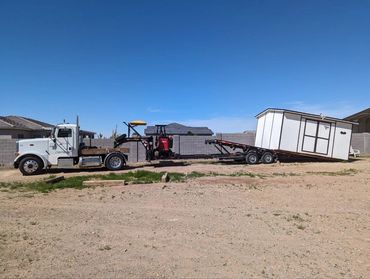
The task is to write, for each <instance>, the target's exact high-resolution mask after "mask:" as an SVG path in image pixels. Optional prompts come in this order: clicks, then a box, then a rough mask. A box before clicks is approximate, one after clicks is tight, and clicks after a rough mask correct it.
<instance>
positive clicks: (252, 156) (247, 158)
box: [245, 150, 259, 165]
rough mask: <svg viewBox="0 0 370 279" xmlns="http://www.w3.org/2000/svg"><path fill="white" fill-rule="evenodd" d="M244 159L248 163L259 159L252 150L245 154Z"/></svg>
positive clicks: (251, 163)
mask: <svg viewBox="0 0 370 279" xmlns="http://www.w3.org/2000/svg"><path fill="white" fill-rule="evenodd" d="M245 161H246V162H247V164H250V165H254V164H257V163H258V161H259V158H258V154H257V152H256V151H254V150H252V151H249V152H248V153H247V155H245Z"/></svg>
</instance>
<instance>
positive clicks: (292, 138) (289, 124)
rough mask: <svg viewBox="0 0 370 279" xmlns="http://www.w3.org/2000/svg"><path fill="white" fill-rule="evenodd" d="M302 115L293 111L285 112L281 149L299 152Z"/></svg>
mask: <svg viewBox="0 0 370 279" xmlns="http://www.w3.org/2000/svg"><path fill="white" fill-rule="evenodd" d="M300 120H301V116H300V115H298V114H293V113H284V120H283V128H282V131H281V139H280V148H279V149H281V150H286V151H292V152H297V142H298V139H299V133H300V129H299V126H300V125H301V122H300Z"/></svg>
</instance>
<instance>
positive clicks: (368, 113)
mask: <svg viewBox="0 0 370 279" xmlns="http://www.w3.org/2000/svg"><path fill="white" fill-rule="evenodd" d="M362 116H368V117H370V108H367V109H364V110H362V111H359V112H356V113H354V114H352V115H350V116H347V117H345V118H344V119H345V120H347V121H358V120H359V118H360V117H362Z"/></svg>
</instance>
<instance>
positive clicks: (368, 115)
mask: <svg viewBox="0 0 370 279" xmlns="http://www.w3.org/2000/svg"><path fill="white" fill-rule="evenodd" d="M344 120H347V121H351V122H357V123H358V125H353V132H354V133H370V108H367V109H365V110H363V111H360V112H357V113H355V114H352V115H350V116H347V117H346V118H344Z"/></svg>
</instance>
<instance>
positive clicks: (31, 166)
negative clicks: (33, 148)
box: [19, 156, 44, 175]
mask: <svg viewBox="0 0 370 279" xmlns="http://www.w3.org/2000/svg"><path fill="white" fill-rule="evenodd" d="M43 166H44V164H43V162H42V160H41V159H40V158H38V157H36V156H27V157H24V158H23V159H22V160H21V161H20V162H19V170H20V171H21V173H22V174H23V175H35V174H39V173H40V172H41V170H42V168H43Z"/></svg>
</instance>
